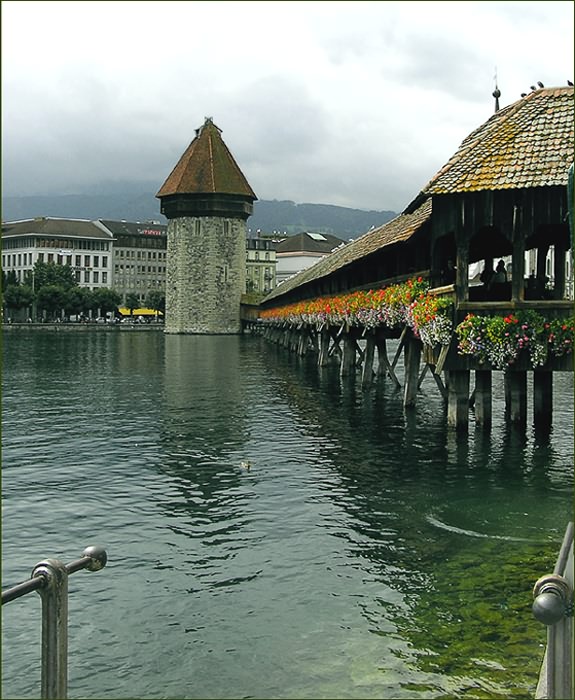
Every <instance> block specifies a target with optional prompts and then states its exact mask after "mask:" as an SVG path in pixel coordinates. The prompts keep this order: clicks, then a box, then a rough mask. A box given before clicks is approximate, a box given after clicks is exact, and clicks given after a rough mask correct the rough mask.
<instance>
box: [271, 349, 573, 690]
mask: <svg viewBox="0 0 575 700" xmlns="http://www.w3.org/2000/svg"><path fill="white" fill-rule="evenodd" d="M266 365H267V369H268V371H269V372H272V373H277V374H279V375H280V376H281V377H282V379H283V380H284V381H283V383H282V393H283V395H284V396H285V399H286V401H287V402H288V403H289V404H290V405H291V406H293V407H294V410H295V411H296V412H297V413H298V415H300V416H301V417H302V418H303V419H304V421H305V423H306V425H308V426H309V427H310V430H312V431H313V432H314V433H315V432H316V431H317V434H321V435H324V436H328V437H329V441H328V445H327V446H321V445H320V446H319V449H320V451H322V458H323V461H324V463H326V464H329V465H330V469H331V470H333V472H336V473H337V475H338V477H339V479H338V488H337V489H335V490H334V489H333V480H332V479H330V480H329V481H328V482H327V483H326V487H325V490H324V495H325V496H328V497H331V498H333V500H334V502H336V503H337V505H338V507H339V508H341V509H342V510H344V511H345V512H346V513H347V514H348V516H349V517H348V519H347V520H346V527H340V528H339V529H337V530H336V531H335V532H334V533H333V534H334V535H335V536H336V537H338V538H340V539H341V540H342V541H343V542H344V543H345V549H346V555H347V556H349V557H356V558H357V559H358V560H361V561H362V567H363V569H364V570H365V572H366V574H367V576H366V578H365V579H364V583H367V582H370V581H374V580H375V581H377V582H379V583H380V585H382V586H384V587H385V588H391V589H393V590H395V591H397V592H398V593H400V594H401V597H400V598H392V597H390V596H385V595H383V596H374V597H373V598H371V599H368V600H367V601H363V602H362V604H361V609H362V613H363V615H364V616H365V618H366V620H367V621H368V622H369V624H370V629H371V632H372V633H374V634H378V635H387V636H389V623H390V622H392V623H393V625H395V626H396V627H397V629H398V630H399V631H400V634H399V635H398V637H400V638H401V639H402V640H406V639H409V640H410V641H411V645H410V649H409V651H406V649H405V648H404V646H403V645H402V644H397V645H395V646H392V649H391V651H392V653H393V654H395V655H397V656H398V657H399V658H401V659H403V660H405V661H408V660H409V661H410V663H414V664H415V665H416V666H417V667H418V668H419V670H420V672H421V674H422V676H421V679H420V680H421V682H414V681H413V680H411V681H409V682H408V683H405V684H402V687H403V688H404V689H405V690H407V691H411V692H431V691H433V690H437V688H438V685H437V684H438V681H437V678H436V677H433V674H436V673H440V674H443V675H447V676H449V675H450V674H452V673H453V674H456V676H457V677H454V678H452V679H451V681H450V682H448V684H447V686H448V687H449V690H450V692H453V694H454V695H456V696H460V695H467V694H469V693H471V694H472V695H471V696H472V697H473V696H474V695H473V692H474V689H475V692H480V693H481V692H483V693H485V692H488V693H489V694H490V695H489V696H490V697H507V696H508V686H509V683H510V682H511V683H513V684H514V686H515V687H517V688H520V687H521V688H523V690H524V691H525V692H527V691H530V690H532V688H533V679H534V677H535V674H534V671H533V670H534V669H537V668H538V665H539V663H540V660H541V659H540V649H539V647H538V644H537V640H539V642H541V643H542V642H543V640H544V630H543V628H542V627H541V625H539V624H538V623H537V622H536V621H535V620H534V619H533V617H532V615H531V611H530V603H531V588H532V585H533V582H534V581H535V580H536V579H537V578H538V577H539V576H540V575H541V573H542V572H543V571H544V570H546V569H547V568H551V569H552V567H553V561H554V558H555V556H556V551H557V548H558V545H559V543H560V541H561V537H562V534H563V529H564V527H565V524H566V522H567V520H568V517H569V510H568V509H569V506H568V502H569V501H568V500H567V499H566V498H565V497H564V495H563V496H561V494H558V493H557V491H556V487H557V481H556V480H554V479H553V474H558V475H561V478H562V479H566V478H567V479H568V478H569V474H570V473H571V470H570V469H569V467H568V465H566V464H565V462H564V458H562V457H561V455H560V454H559V453H558V452H557V450H556V449H555V448H554V447H553V442H552V440H551V435H552V431H548V432H546V433H542V432H540V431H539V432H536V431H532V432H529V431H525V430H521V429H519V428H518V427H517V426H516V425H509V424H506V423H504V422H502V419H504V410H503V405H502V404H501V402H499V403H496V405H495V407H494V411H495V412H498V413H497V415H498V416H501V417H502V419H500V420H499V422H498V421H497V420H496V421H495V425H494V428H493V431H492V432H487V431H484V430H482V429H477V430H475V431H473V430H470V434H469V435H468V434H467V433H465V434H463V435H462V434H460V433H456V432H454V431H450V430H448V429H446V425H445V423H446V421H445V407H444V405H443V402H442V401H441V400H440V399H439V397H438V395H437V394H436V393H434V391H433V390H434V387H432V389H431V390H425V389H424V391H423V395H422V396H420V400H419V402H418V405H417V407H416V408H415V409H414V410H409V411H404V410H403V407H402V396H401V393H400V392H398V391H396V390H395V389H394V387H393V386H392V384H391V382H386V381H385V380H384V381H380V382H379V383H378V384H377V385H376V386H374V387H373V388H372V390H371V391H369V392H362V391H361V387H360V381H359V375H356V376H353V375H352V376H351V377H349V378H345V379H341V378H340V377H339V375H338V373H337V368H334V367H328V368H323V369H320V368H317V367H316V366H315V363H314V362H313V360H310V359H308V358H297V357H295V356H291V357H290V359H289V360H287V361H282V359H281V358H278V356H277V355H274V354H273V353H270V355H269V357H268V358H266ZM302 379H303V381H302ZM568 394H569V387H568ZM562 398H563V397H561V396H559V397H558V400H557V403H558V405H561V403H560V402H561V401H562ZM562 418H565V416H561V415H558V416H557V421H558V422H559V423H560V422H561V419H562ZM566 418H567V424H569V420H570V416H569V414H568V415H567V417H566ZM565 449H567V450H568V445H567V446H565V445H563V454H565ZM567 454H568V452H567ZM344 494H345V495H344ZM546 494H548V495H547V497H546ZM549 501H551V506H550V505H549ZM554 504H557V506H558V510H555V509H554ZM550 516H551V517H550ZM366 559H367V561H369V564H367V563H366ZM382 590H384V589H382ZM510 649H512V650H513V655H512V657H511V658H510V656H509V650H510ZM527 669H530V670H527ZM426 674H432V675H431V676H430V675H426ZM440 686H441V687H442V688H443V690H445V687H446V686H445V685H444V684H443V682H442V683H440ZM479 688H480V689H481V690H479V691H478V690H477V689H479ZM480 696H481V695H480Z"/></svg>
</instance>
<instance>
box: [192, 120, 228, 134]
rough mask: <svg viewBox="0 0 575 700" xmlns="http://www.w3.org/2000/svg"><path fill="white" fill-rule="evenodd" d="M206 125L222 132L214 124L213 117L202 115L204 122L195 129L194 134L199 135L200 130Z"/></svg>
mask: <svg viewBox="0 0 575 700" xmlns="http://www.w3.org/2000/svg"><path fill="white" fill-rule="evenodd" d="M206 126H213V127H215V128H216V129H217V130H218V131H219V132H220V134H221V133H222V130H221V129H220V128H219V127H217V126H216V125H215V124H214V118H213V117H204V123H203V124H202V126H200V127H198V128H197V129H195V132H196V136H199V135H200V134H201V133H202V131H203V130H204V129H205V128H206Z"/></svg>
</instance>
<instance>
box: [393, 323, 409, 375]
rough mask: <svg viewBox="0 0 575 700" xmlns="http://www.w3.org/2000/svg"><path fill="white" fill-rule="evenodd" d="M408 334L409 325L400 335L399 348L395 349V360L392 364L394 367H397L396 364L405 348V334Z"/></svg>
mask: <svg viewBox="0 0 575 700" xmlns="http://www.w3.org/2000/svg"><path fill="white" fill-rule="evenodd" d="M406 334H407V326H405V328H404V329H403V330H402V331H401V335H400V336H399V345H398V346H397V350H396V351H395V355H394V356H393V362H392V363H391V366H392V367H393V369H395V365H396V364H397V361H398V360H399V356H400V355H401V351H402V350H403V346H404V345H405V336H406Z"/></svg>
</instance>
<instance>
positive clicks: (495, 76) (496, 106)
mask: <svg viewBox="0 0 575 700" xmlns="http://www.w3.org/2000/svg"><path fill="white" fill-rule="evenodd" d="M493 82H494V83H495V90H494V91H493V92H492V93H491V94H492V95H493V97H495V111H496V112H499V98H500V97H501V90H500V89H499V88H498V87H497V66H495V75H494V76H493Z"/></svg>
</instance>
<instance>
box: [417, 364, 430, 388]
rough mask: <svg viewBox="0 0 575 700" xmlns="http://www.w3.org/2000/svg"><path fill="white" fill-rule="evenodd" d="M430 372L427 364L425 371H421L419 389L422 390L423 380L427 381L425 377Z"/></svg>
mask: <svg viewBox="0 0 575 700" xmlns="http://www.w3.org/2000/svg"><path fill="white" fill-rule="evenodd" d="M428 370H429V365H428V364H425V365H424V367H423V369H422V370H421V374H420V375H419V379H418V380H417V388H418V389H421V385H422V384H423V380H424V379H425V375H426V374H427V372H428Z"/></svg>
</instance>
